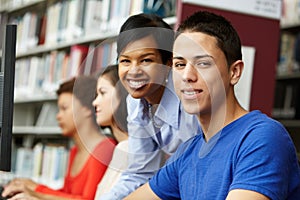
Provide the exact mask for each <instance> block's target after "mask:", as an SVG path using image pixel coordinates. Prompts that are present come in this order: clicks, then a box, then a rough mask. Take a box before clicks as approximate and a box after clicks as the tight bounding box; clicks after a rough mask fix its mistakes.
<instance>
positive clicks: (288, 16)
mask: <svg viewBox="0 0 300 200" xmlns="http://www.w3.org/2000/svg"><path fill="white" fill-rule="evenodd" d="M281 13H282V16H281V18H280V23H281V25H282V26H290V25H295V24H299V23H300V14H299V13H300V1H299V0H283V1H282V12H281Z"/></svg>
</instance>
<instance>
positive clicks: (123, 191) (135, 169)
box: [97, 97, 163, 200]
mask: <svg viewBox="0 0 300 200" xmlns="http://www.w3.org/2000/svg"><path fill="white" fill-rule="evenodd" d="M127 106H128V116H129V118H128V135H129V138H128V151H129V152H128V169H127V170H125V171H124V172H123V173H122V175H121V177H120V180H119V181H118V182H117V183H116V185H115V186H114V187H113V188H112V189H111V190H110V191H109V192H108V193H106V194H104V195H102V196H100V197H99V198H98V199H97V200H115V199H123V198H124V197H126V196H127V195H129V194H130V193H131V192H133V191H134V190H135V189H136V188H138V187H139V186H141V185H143V184H145V183H146V182H147V181H148V180H149V179H150V178H151V177H152V176H153V175H154V174H155V172H156V171H157V170H158V169H159V168H160V166H161V160H162V155H163V154H162V152H161V150H159V149H158V147H157V145H156V143H155V142H154V141H153V139H152V138H151V136H152V135H153V133H152V132H149V130H148V129H149V127H148V128H147V126H146V127H144V126H143V125H142V124H141V122H140V120H141V117H132V116H135V115H136V114H139V113H135V111H136V107H137V106H138V104H137V101H136V100H134V99H133V98H132V97H128V98H127ZM132 118H134V119H132ZM151 128H152V129H153V127H151ZM152 129H151V130H152Z"/></svg>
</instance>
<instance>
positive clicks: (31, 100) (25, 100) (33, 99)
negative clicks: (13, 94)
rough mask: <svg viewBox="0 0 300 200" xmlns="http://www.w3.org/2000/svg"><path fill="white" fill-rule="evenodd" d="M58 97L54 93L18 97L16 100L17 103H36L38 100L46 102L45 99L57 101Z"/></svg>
mask: <svg viewBox="0 0 300 200" xmlns="http://www.w3.org/2000/svg"><path fill="white" fill-rule="evenodd" d="M56 100H57V97H56V96H52V95H39V96H33V97H30V98H22V99H20V98H17V99H15V100H14V103H15V104H21V103H36V102H45V101H56Z"/></svg>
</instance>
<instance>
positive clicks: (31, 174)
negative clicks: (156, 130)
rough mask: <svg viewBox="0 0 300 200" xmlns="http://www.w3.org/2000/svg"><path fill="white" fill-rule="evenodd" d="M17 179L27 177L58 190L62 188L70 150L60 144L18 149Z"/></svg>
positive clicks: (38, 144) (39, 144)
mask: <svg viewBox="0 0 300 200" xmlns="http://www.w3.org/2000/svg"><path fill="white" fill-rule="evenodd" d="M13 156H16V166H15V172H14V173H15V176H16V177H27V178H32V179H33V180H35V181H37V182H39V183H41V184H45V185H47V186H49V187H52V188H55V189H58V188H60V187H61V186H62V184H63V180H64V177H65V173H66V168H67V164H68V156H69V151H68V149H67V148H66V147H65V146H63V145H59V144H50V143H48V144H42V143H40V142H39V143H37V144H35V145H34V146H33V148H29V147H17V150H16V155H13Z"/></svg>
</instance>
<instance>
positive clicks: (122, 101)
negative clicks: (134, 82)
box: [95, 65, 128, 133]
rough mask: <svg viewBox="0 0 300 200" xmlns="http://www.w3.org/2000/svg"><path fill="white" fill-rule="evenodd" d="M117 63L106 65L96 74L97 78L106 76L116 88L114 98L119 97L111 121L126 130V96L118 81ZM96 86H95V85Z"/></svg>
mask: <svg viewBox="0 0 300 200" xmlns="http://www.w3.org/2000/svg"><path fill="white" fill-rule="evenodd" d="M118 71H119V70H118V65H108V66H107V67H106V68H105V69H103V70H102V71H99V72H98V73H97V74H96V76H97V78H100V77H103V76H107V77H108V79H107V80H108V81H109V82H110V83H111V84H112V85H113V86H114V87H115V89H116V95H117V96H116V99H119V105H118V107H117V109H116V110H115V112H114V113H113V123H115V124H116V125H117V127H118V128H119V129H120V130H122V131H124V132H126V133H127V132H128V129H127V116H128V113H127V103H126V98H127V96H128V92H127V90H126V89H125V88H124V86H123V85H122V83H121V82H120V81H119V80H120V79H119V74H118ZM95 88H96V87H95Z"/></svg>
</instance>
